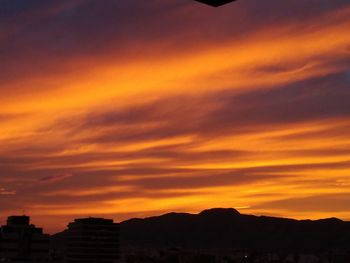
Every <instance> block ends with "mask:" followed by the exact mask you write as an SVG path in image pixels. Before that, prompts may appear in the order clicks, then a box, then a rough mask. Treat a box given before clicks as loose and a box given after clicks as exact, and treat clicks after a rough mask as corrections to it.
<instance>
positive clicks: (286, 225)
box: [121, 208, 350, 251]
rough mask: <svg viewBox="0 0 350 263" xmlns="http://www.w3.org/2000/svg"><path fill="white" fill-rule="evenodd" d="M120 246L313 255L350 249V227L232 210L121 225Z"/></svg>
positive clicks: (331, 220) (330, 221)
mask: <svg viewBox="0 0 350 263" xmlns="http://www.w3.org/2000/svg"><path fill="white" fill-rule="evenodd" d="M121 244H122V246H125V247H132V248H169V247H182V248H203V249H205V248H242V249H254V250H265V251H266V250H273V251H277V250H278V251H281V250H287V251H292V250H293V251H311V250H312V251H314V250H329V249H332V248H349V247H350V222H344V221H342V220H339V219H336V218H329V219H322V220H316V221H311V220H294V219H286V218H275V217H266V216H253V215H243V214H240V213H239V212H238V211H237V210H235V209H233V208H228V209H224V208H215V209H209V210H204V211H202V212H201V213H199V214H187V213H170V214H165V215H162V216H155V217H149V218H145V219H130V220H127V221H124V222H122V223H121Z"/></svg>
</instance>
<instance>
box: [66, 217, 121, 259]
mask: <svg viewBox="0 0 350 263" xmlns="http://www.w3.org/2000/svg"><path fill="white" fill-rule="evenodd" d="M66 234H67V244H66V252H65V254H66V262H68V263H75V262H85V263H116V262H118V260H119V224H118V223H114V222H113V220H111V219H103V218H83V219H76V220H75V221H74V222H72V223H70V224H69V225H68V230H67V231H66Z"/></svg>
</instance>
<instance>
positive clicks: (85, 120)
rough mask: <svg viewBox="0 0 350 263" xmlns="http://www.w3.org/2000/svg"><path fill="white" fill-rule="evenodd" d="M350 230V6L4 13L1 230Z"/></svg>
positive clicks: (69, 5) (297, 3) (63, 6)
mask: <svg viewBox="0 0 350 263" xmlns="http://www.w3.org/2000/svg"><path fill="white" fill-rule="evenodd" d="M211 207H234V208H237V209H238V210H239V211H240V212H241V213H247V214H256V215H262V214H263V215H272V216H283V217H292V218H300V219H302V218H311V219H317V218H325V217H339V218H341V219H344V220H350V3H349V0H307V1H306V0H283V1H281V0H266V1H262V0H240V1H237V2H234V3H232V4H228V5H225V6H222V7H220V8H213V7H209V6H207V5H203V4H201V3H198V2H196V1H193V0H147V1H144V0H104V1H97V0H52V1H51V0H50V1H47V0H31V1H27V0H0V222H1V223H4V221H5V219H6V217H7V216H8V215H12V214H22V213H23V211H24V213H26V214H28V215H30V216H31V217H32V218H33V222H34V223H35V224H37V225H39V226H42V227H44V228H45V230H46V231H47V232H50V233H53V232H56V231H59V230H63V229H64V228H65V226H66V225H67V223H68V222H69V221H70V220H72V219H73V218H76V217H87V216H97V217H109V218H114V219H115V220H116V221H121V220H125V219H128V218H131V217H145V216H151V215H159V214H163V213H166V212H170V211H179V212H193V213H196V212H199V211H201V210H203V209H205V208H211Z"/></svg>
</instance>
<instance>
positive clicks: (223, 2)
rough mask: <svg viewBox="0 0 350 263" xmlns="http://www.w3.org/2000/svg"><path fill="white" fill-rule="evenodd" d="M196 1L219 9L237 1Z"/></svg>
mask: <svg viewBox="0 0 350 263" xmlns="http://www.w3.org/2000/svg"><path fill="white" fill-rule="evenodd" d="M196 1H197V2H201V3H204V4H207V5H211V6H215V7H218V6H221V5H225V4H228V3H230V2H234V1H236V0H231V1H230V0H196Z"/></svg>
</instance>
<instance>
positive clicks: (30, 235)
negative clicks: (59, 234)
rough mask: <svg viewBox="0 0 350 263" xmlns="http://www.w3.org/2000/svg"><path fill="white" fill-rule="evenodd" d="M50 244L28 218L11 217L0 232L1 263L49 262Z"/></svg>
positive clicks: (45, 236) (47, 236)
mask: <svg viewBox="0 0 350 263" xmlns="http://www.w3.org/2000/svg"><path fill="white" fill-rule="evenodd" d="M49 243H50V237H49V235H46V234H44V233H43V230H42V228H37V227H35V226H34V225H31V224H30V218H29V217H28V216H10V217H9V218H8V219H7V224H6V225H4V226H2V227H1V230H0V262H47V261H48V259H49Z"/></svg>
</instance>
